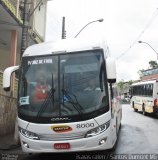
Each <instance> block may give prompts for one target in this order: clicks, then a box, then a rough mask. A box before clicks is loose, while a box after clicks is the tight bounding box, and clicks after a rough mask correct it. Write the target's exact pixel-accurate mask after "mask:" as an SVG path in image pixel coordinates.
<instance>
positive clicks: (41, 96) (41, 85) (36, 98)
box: [32, 72, 51, 103]
mask: <svg viewBox="0 0 158 160" xmlns="http://www.w3.org/2000/svg"><path fill="white" fill-rule="evenodd" d="M33 85H34V92H33V95H32V100H33V103H39V102H43V101H44V100H45V99H46V98H47V97H48V94H49V91H50V89H51V87H50V85H49V84H48V83H47V79H46V75H45V74H44V73H42V72H40V73H38V74H37V80H36V82H34V84H33Z"/></svg>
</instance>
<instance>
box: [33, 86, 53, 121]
mask: <svg viewBox="0 0 158 160" xmlns="http://www.w3.org/2000/svg"><path fill="white" fill-rule="evenodd" d="M54 92H55V89H53V88H51V89H50V91H49V93H48V97H47V98H46V99H45V100H44V102H43V103H42V105H41V107H40V109H39V111H38V112H37V115H36V119H38V118H39V116H40V115H41V113H43V112H44V111H45V109H46V108H47V106H48V104H49V101H50V100H52V101H53V103H54Z"/></svg>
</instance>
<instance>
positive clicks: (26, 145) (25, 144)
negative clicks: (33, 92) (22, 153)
mask: <svg viewBox="0 0 158 160" xmlns="http://www.w3.org/2000/svg"><path fill="white" fill-rule="evenodd" d="M22 144H23V146H24V147H26V148H30V147H29V145H28V144H27V143H26V142H24V141H22Z"/></svg>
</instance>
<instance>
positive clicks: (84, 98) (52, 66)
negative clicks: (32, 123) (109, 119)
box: [18, 50, 109, 120]
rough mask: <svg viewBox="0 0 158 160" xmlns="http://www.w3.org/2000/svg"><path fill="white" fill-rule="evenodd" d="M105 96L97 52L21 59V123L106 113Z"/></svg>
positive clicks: (104, 83)
mask: <svg viewBox="0 0 158 160" xmlns="http://www.w3.org/2000/svg"><path fill="white" fill-rule="evenodd" d="M107 93H108V92H107V80H106V72H105V64H104V61H103V52H102V51H100V50H96V51H86V52H78V53H75V54H73V53H70V54H65V55H64V54H63V55H53V56H47V57H46V56H45V57H41V56H40V57H25V58H23V61H22V68H21V76H20V83H19V100H18V102H19V115H22V116H23V119H24V117H32V118H34V119H36V120H38V119H41V118H49V119H50V118H53V117H71V116H75V115H78V116H80V115H84V114H90V113H93V112H97V111H98V110H99V109H102V108H104V109H105V108H106V111H108V109H109V108H108V94H107Z"/></svg>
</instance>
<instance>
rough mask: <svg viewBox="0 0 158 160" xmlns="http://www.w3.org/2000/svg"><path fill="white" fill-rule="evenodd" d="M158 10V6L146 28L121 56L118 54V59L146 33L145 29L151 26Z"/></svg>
mask: <svg viewBox="0 0 158 160" xmlns="http://www.w3.org/2000/svg"><path fill="white" fill-rule="evenodd" d="M157 11H158V8H156V10H155V11H154V13H153V15H152V17H151V19H150V20H149V22H148V23H147V24H146V25H145V27H144V29H143V30H142V31H141V32H140V33H139V35H138V36H137V37H136V39H135V40H134V41H133V42H132V43H131V45H130V46H129V47H128V48H127V49H126V50H125V51H124V52H123V53H121V54H120V56H118V57H117V58H116V59H117V60H118V59H120V58H121V57H122V56H124V55H125V54H126V53H128V51H129V50H130V49H131V48H132V47H133V46H134V45H135V43H137V41H138V40H139V39H140V37H141V36H142V35H143V34H144V33H145V31H146V30H147V29H148V28H149V27H150V26H151V24H152V22H153V21H154V19H155V18H156V17H157V16H158V14H157Z"/></svg>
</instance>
